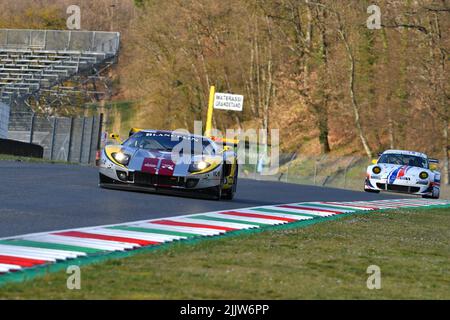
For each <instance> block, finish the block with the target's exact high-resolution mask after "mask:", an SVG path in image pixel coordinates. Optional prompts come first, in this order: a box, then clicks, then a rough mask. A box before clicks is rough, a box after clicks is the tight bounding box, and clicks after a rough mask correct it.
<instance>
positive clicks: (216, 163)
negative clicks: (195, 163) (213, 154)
mask: <svg viewBox="0 0 450 320" xmlns="http://www.w3.org/2000/svg"><path fill="white" fill-rule="evenodd" d="M204 161H205V162H208V163H209V164H211V165H210V166H209V167H207V168H205V169H203V170H201V171H196V172H192V174H202V173H207V172H210V171H213V170H214V169H216V168H217V167H218V166H219V165H220V164H221V162H222V161H221V160H215V159H206V160H204Z"/></svg>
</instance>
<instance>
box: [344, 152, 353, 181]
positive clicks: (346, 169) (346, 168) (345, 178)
mask: <svg viewBox="0 0 450 320" xmlns="http://www.w3.org/2000/svg"><path fill="white" fill-rule="evenodd" d="M353 159H354V157H351V158H350V162H349V163H348V165H347V166H346V167H345V172H344V189H345V188H346V187H347V172H348V168H350V166H351V165H352V163H353Z"/></svg>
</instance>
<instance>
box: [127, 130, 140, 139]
mask: <svg viewBox="0 0 450 320" xmlns="http://www.w3.org/2000/svg"><path fill="white" fill-rule="evenodd" d="M139 131H142V129H139V128H131V130H130V133H129V135H128V136H129V137H131V136H132V135H133V134H135V133H136V132H139Z"/></svg>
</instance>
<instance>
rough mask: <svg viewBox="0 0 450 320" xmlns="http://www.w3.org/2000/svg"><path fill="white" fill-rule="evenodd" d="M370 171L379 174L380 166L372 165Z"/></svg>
mask: <svg viewBox="0 0 450 320" xmlns="http://www.w3.org/2000/svg"><path fill="white" fill-rule="evenodd" d="M372 172H373V173H375V174H380V172H381V168H380V167H373V168H372Z"/></svg>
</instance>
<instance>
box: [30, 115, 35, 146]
mask: <svg viewBox="0 0 450 320" xmlns="http://www.w3.org/2000/svg"><path fill="white" fill-rule="evenodd" d="M35 117H36V113H34V112H33V114H32V115H31V126H30V143H33V135H34V120H35Z"/></svg>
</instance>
